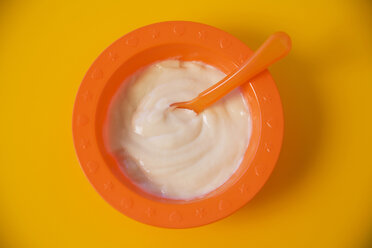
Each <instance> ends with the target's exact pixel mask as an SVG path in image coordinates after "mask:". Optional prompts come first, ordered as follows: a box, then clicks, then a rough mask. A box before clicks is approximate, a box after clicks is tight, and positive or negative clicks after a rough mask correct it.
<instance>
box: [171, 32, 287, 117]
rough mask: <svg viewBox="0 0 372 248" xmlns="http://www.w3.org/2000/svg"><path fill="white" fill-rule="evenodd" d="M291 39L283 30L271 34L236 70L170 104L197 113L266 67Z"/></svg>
mask: <svg viewBox="0 0 372 248" xmlns="http://www.w3.org/2000/svg"><path fill="white" fill-rule="evenodd" d="M291 46H292V45H291V39H290V38H289V36H288V35H287V34H286V33H284V32H277V33H274V34H273V35H271V36H270V37H269V38H268V39H267V40H266V41H265V42H264V43H263V44H262V45H261V47H260V48H258V50H257V51H256V52H255V53H254V54H253V55H252V56H251V57H250V58H249V59H248V60H247V61H246V62H245V63H244V64H243V65H242V66H241V67H240V68H238V69H237V70H236V71H234V72H232V73H231V74H229V75H227V76H226V77H225V78H224V79H222V80H221V81H219V82H218V83H216V84H215V85H213V86H211V87H209V88H208V89H206V90H205V91H203V92H201V93H200V94H199V95H198V96H197V97H196V98H194V99H192V100H190V101H187V102H176V103H172V104H171V105H170V106H171V107H175V108H185V109H190V110H193V111H194V112H195V113H197V114H199V113H200V112H202V111H203V110H204V109H206V108H207V107H209V106H210V105H212V104H213V103H215V102H216V101H218V100H219V99H221V98H222V97H224V96H225V95H227V94H228V93H229V92H230V91H232V90H233V89H235V88H236V87H238V86H240V85H242V84H244V83H245V82H247V81H248V80H250V79H252V78H253V77H254V76H256V75H257V74H259V73H260V72H262V71H264V70H265V69H267V67H268V66H270V65H272V64H273V63H275V62H276V61H278V60H279V59H281V58H283V57H284V56H286V55H287V54H288V53H289V51H290V50H291Z"/></svg>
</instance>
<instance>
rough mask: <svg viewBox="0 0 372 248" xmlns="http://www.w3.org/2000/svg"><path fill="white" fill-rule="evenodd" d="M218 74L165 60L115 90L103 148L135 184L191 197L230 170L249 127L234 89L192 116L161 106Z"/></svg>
mask: <svg viewBox="0 0 372 248" xmlns="http://www.w3.org/2000/svg"><path fill="white" fill-rule="evenodd" d="M224 76H225V74H224V73H222V72H221V71H219V70H217V69H216V68H214V67H212V66H209V65H206V64H204V63H201V62H195V61H192V62H181V61H179V60H166V61H162V62H158V63H155V64H153V65H151V66H148V67H146V68H145V69H142V70H141V71H139V72H137V73H136V74H134V75H133V76H131V77H130V78H129V79H128V80H129V81H128V82H125V83H124V84H123V86H122V87H121V88H120V89H119V90H118V93H117V94H116V95H115V97H114V99H113V101H112V103H111V106H110V108H109V120H108V125H107V131H108V135H109V136H108V137H109V139H108V144H107V145H108V147H109V149H110V152H111V153H112V154H114V156H115V157H116V159H117V160H118V161H119V163H120V165H121V167H122V169H123V171H124V172H125V173H126V174H127V176H128V177H130V178H131V179H132V180H133V181H134V182H135V183H136V184H137V185H138V186H140V187H141V188H143V189H144V190H145V191H147V192H150V193H153V194H157V195H160V196H162V197H165V198H173V199H192V198H197V197H201V196H203V195H205V194H207V193H209V192H211V191H213V190H215V189H216V188H218V187H219V186H221V185H222V184H223V183H225V182H226V181H227V180H228V179H229V178H230V176H231V175H232V174H233V173H234V172H235V171H236V170H237V168H238V167H239V164H240V162H241V161H242V158H243V156H244V153H245V150H246V148H247V146H248V142H249V139H250V136H251V125H252V124H251V116H250V111H249V108H248V106H247V104H246V102H245V99H244V97H243V95H242V94H241V93H240V91H239V90H235V91H233V92H231V93H230V94H229V95H227V96H226V97H224V98H223V99H221V100H220V101H218V102H217V103H215V104H214V105H213V106H211V107H209V108H208V109H206V110H205V111H203V112H202V113H200V114H199V115H196V114H195V113H194V112H193V111H191V110H185V109H170V108H169V105H170V104H171V103H174V102H179V101H187V100H190V99H192V98H194V97H196V96H197V95H198V94H199V93H200V92H202V91H203V90H205V89H206V88H208V87H209V86H211V85H213V84H215V83H216V82H218V81H219V80H221V79H222V78H223V77H224Z"/></svg>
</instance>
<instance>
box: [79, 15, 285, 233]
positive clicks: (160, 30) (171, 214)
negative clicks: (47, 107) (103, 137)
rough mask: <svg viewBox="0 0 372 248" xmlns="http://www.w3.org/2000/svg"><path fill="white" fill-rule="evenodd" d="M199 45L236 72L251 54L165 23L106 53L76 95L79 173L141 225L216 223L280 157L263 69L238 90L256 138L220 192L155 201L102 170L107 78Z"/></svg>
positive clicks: (275, 96) (216, 33)
mask: <svg viewBox="0 0 372 248" xmlns="http://www.w3.org/2000/svg"><path fill="white" fill-rule="evenodd" d="M170 41H171V42H172V43H179V44H189V43H192V44H200V45H203V46H208V47H210V48H211V49H216V51H218V52H223V53H226V55H228V56H230V57H231V59H232V60H234V63H235V64H236V67H237V66H239V65H240V64H241V63H242V62H244V60H246V59H247V58H248V57H249V56H250V55H251V54H252V51H251V50H250V49H249V48H248V47H247V46H246V45H245V44H244V43H243V42H241V41H240V40H238V39H237V38H235V37H234V36H232V35H231V34H229V33H227V32H225V31H222V30H220V29H217V28H215V27H212V26H209V25H206V24H201V23H196V22H189V21H167V22H160V23H154V24H150V25H147V26H144V27H141V28H139V29H136V30H134V31H132V32H130V33H128V34H126V35H124V36H123V37H121V38H120V39H118V40H117V41H115V42H114V43H113V44H111V45H110V46H109V47H108V48H106V49H105V50H104V51H103V52H102V53H101V54H100V55H99V56H98V58H97V59H96V60H95V61H94V62H93V64H92V65H91V67H90V68H89V70H88V71H87V73H86V75H85V77H84V79H83V81H82V83H81V85H80V88H79V90H78V93H77V95H76V99H75V104H74V109H73V117H72V133H73V141H74V146H75V151H76V154H77V157H78V159H79V162H80V165H81V168H82V169H83V171H84V173H85V175H86V177H87V178H88V180H89V181H90V183H91V184H92V185H93V187H94V188H95V189H96V191H97V192H98V193H99V194H100V195H101V196H102V197H103V198H104V199H105V200H106V201H107V202H108V203H109V204H110V205H112V206H113V207H114V208H116V209H117V210H118V211H120V212H121V213H123V214H125V215H127V216H129V217H130V218H132V219H135V220H137V221H140V222H142V223H146V224H150V225H154V226H159V227H167V228H188V227H196V226H201V225H205V224H208V223H212V222H215V221H217V220H220V219H222V218H225V217H227V216H228V215H230V214H232V213H234V212H235V211H237V210H238V209H239V208H241V207H242V206H244V205H245V204H246V203H247V202H249V201H250V200H251V199H252V198H253V197H254V196H255V195H256V194H257V193H258V192H259V190H260V189H261V188H262V187H263V185H264V184H265V183H266V181H267V179H268V178H269V176H270V174H271V172H272V171H273V169H274V167H275V164H276V162H277V159H278V157H279V153H280V149H281V145H282V140H283V131H284V130H283V127H284V120H283V109H282V104H281V100H280V96H279V92H278V90H277V87H276V85H275V82H274V80H273V79H272V77H271V75H270V73H269V72H268V71H267V70H266V71H265V72H263V73H261V74H259V75H258V76H256V77H255V78H254V79H252V80H250V81H249V82H247V83H246V84H244V85H243V86H242V88H243V89H244V88H245V89H246V90H251V91H252V90H253V92H254V94H255V95H256V98H257V101H258V105H259V108H260V121H261V125H260V127H261V128H260V137H259V143H258V147H257V150H256V154H255V156H254V158H252V161H251V163H250V165H249V168H248V169H247V170H246V171H244V173H243V174H242V175H241V176H240V177H239V178H238V179H237V180H236V182H235V183H234V184H232V185H231V186H229V188H228V189H226V190H225V191H224V192H222V193H220V194H218V195H216V196H212V197H208V198H206V199H201V200H198V201H192V202H190V203H185V204H179V203H167V202H161V201H154V200H152V199H150V198H146V197H144V196H143V195H141V194H138V193H136V192H134V191H133V190H131V189H130V188H128V187H127V186H126V185H124V184H123V183H121V182H120V181H119V180H118V178H117V177H115V175H113V173H112V171H111V170H110V169H109V168H107V166H105V159H104V158H103V155H102V154H101V152H100V151H99V150H100V148H99V146H98V144H97V135H98V134H97V132H96V118H97V116H96V114H97V113H96V111H97V105H98V104H99V96H100V93H101V91H102V90H103V88H104V86H105V84H106V83H107V81H108V80H109V78H110V76H111V75H112V74H114V73H115V71H116V70H117V69H118V68H119V67H120V65H121V64H123V63H124V62H125V61H126V60H128V59H130V58H131V57H133V56H134V55H135V54H136V53H139V52H141V51H143V50H145V49H149V48H151V47H153V46H159V45H164V44H167V42H170Z"/></svg>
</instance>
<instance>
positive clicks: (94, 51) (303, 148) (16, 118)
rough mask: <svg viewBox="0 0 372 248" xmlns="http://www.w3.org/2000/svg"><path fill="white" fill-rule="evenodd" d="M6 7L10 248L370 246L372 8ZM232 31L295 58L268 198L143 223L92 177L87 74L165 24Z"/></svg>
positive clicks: (1, 227)
mask: <svg viewBox="0 0 372 248" xmlns="http://www.w3.org/2000/svg"><path fill="white" fill-rule="evenodd" d="M221 2H223V3H222V4H221V3H219V1H215V0H214V1H210V0H208V1H202V0H188V1H170V0H168V1H163V0H156V1H147V2H146V1H140V0H137V1H134V0H132V1H116V2H110V1H69V2H66V1H17V0H14V1H11V0H1V1H0V101H1V102H0V103H1V104H0V116H1V121H0V247H4V248H8V247H10V248H11V247H37V248H38V247H41V248H42V247H240V246H241V247H337V248H339V247H371V246H372V163H371V161H372V160H371V155H372V151H371V148H372V140H371V138H372V135H371V133H372V132H371V121H372V117H371V116H372V112H371V107H372V104H371V99H372V76H371V74H372V60H371V56H372V2H371V1H368V0H366V1H361V0H358V1H337V0H329V1H318V0H316V1H307V2H303V1H298V0H296V1H271V2H270V1H266V0H255V1H247V0H240V1H221ZM165 20H192V21H198V22H203V23H206V24H209V25H213V26H216V27H218V28H221V29H224V30H226V31H228V32H230V33H232V34H233V35H235V36H237V37H238V38H240V39H241V40H243V41H244V42H245V43H246V44H248V45H249V46H250V47H251V48H253V49H255V48H257V46H258V45H259V44H260V42H262V41H263V40H264V39H265V37H266V36H268V35H269V34H270V33H272V32H274V31H277V30H284V31H286V32H288V33H289V34H290V35H291V37H292V39H293V50H292V52H291V54H290V55H289V56H288V57H287V58H285V59H284V60H283V61H281V62H279V63H278V64H276V65H274V66H273V67H272V69H271V72H272V74H273V77H274V79H275V80H276V82H277V84H278V88H279V91H280V94H281V96H282V100H283V105H284V111H285V120H286V134H285V140H284V146H283V150H282V153H281V157H280V160H279V163H278V165H277V167H276V169H275V171H274V173H273V175H272V177H271V178H270V180H269V181H268V183H267V184H266V185H265V187H264V188H263V190H262V191H261V192H260V193H259V194H258V195H257V196H256V197H255V198H254V200H253V201H251V202H250V203H249V204H247V205H246V206H245V207H244V208H243V209H241V210H240V211H238V212H237V213H235V214H234V215H232V216H230V217H228V218H226V219H224V220H222V221H219V222H217V223H214V224H211V225H208V226H204V227H200V228H194V229H187V230H167V229H161V228H155V227H151V226H147V225H144V224H141V223H137V222H136V221H133V220H131V219H129V218H127V217H126V216H124V215H122V214H120V213H119V212H117V211H116V210H114V209H113V208H112V207H110V206H109V205H108V204H107V203H106V202H105V201H104V200H102V199H101V198H100V196H99V195H98V194H97V193H96V192H95V191H94V189H93V188H92V187H91V185H90V184H89V183H88V181H87V179H86V178H85V176H84V175H83V172H82V170H81V169H80V167H79V164H78V161H77V158H76V156H75V152H74V148H73V143H72V135H71V115H72V108H73V103H74V97H75V94H76V92H77V90H78V87H79V84H80V82H81V80H82V78H83V76H84V73H85V72H86V71H87V69H88V68H89V66H90V64H91V63H92V62H93V60H94V59H95V58H96V57H97V56H98V55H99V53H100V52H101V51H102V50H103V49H104V48H105V47H107V46H108V45H110V44H111V43H112V42H113V41H115V40H116V39H118V38H119V37H121V36H122V35H124V34H125V33H127V32H129V31H131V30H133V29H136V28H138V27H141V26H143V25H146V24H150V23H153V22H158V21H165Z"/></svg>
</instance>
